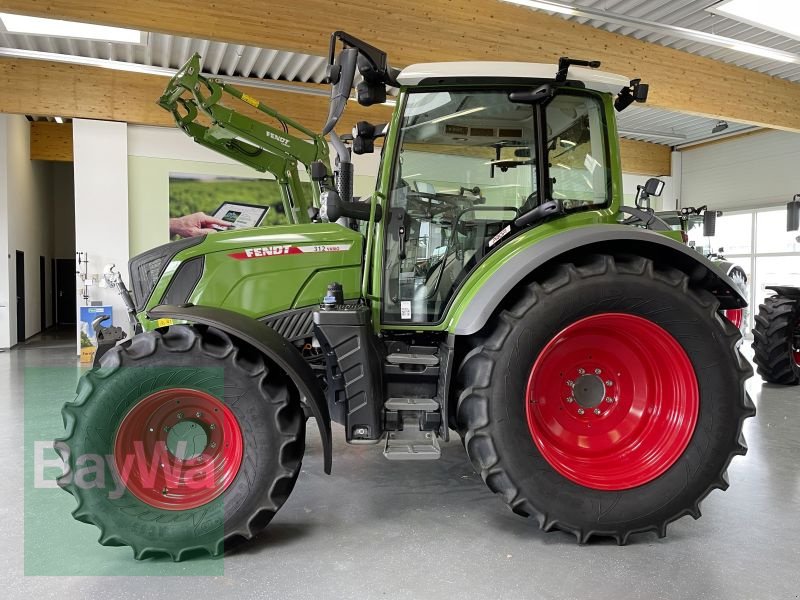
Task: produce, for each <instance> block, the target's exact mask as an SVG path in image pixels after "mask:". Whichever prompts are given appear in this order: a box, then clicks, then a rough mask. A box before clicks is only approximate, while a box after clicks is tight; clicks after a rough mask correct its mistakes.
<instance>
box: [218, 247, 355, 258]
mask: <svg viewBox="0 0 800 600" xmlns="http://www.w3.org/2000/svg"><path fill="white" fill-rule="evenodd" d="M351 246H352V244H322V245H318V246H292V245H289V244H282V245H279V246H259V247H257V248H245V249H244V250H241V251H239V252H233V253H231V254H229V255H228V256H230V257H231V258H235V259H237V260H247V259H249V258H267V257H270V256H286V255H288V254H313V253H315V252H347V251H348V250H350V248H351Z"/></svg>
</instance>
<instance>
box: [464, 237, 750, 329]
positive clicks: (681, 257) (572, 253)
mask: <svg viewBox="0 0 800 600" xmlns="http://www.w3.org/2000/svg"><path fill="white" fill-rule="evenodd" d="M602 253H606V254H635V255H638V256H643V257H645V258H649V259H651V260H653V261H655V262H657V263H659V264H662V265H666V266H671V267H675V268H676V269H680V270H681V271H683V272H684V273H686V274H687V275H688V276H689V279H690V281H691V282H692V284H693V285H697V286H699V287H702V288H704V289H707V290H709V291H710V292H711V293H712V294H714V296H716V297H717V299H718V300H719V301H720V308H724V309H727V308H744V307H746V306H747V299H746V298H745V297H744V296H743V295H742V293H741V292H740V291H739V290H738V289H737V288H736V287H735V286H734V285H733V282H732V281H731V280H730V279H729V278H728V277H726V276H725V274H724V272H722V271H721V270H720V269H719V268H717V267H715V266H714V264H713V263H712V262H711V261H710V260H708V259H707V258H706V257H705V256H703V255H702V254H700V253H698V252H697V251H696V250H692V249H691V248H689V247H688V246H685V245H684V244H681V243H680V242H677V241H675V240H673V239H671V238H669V237H667V236H665V235H662V234H660V233H655V232H653V231H648V230H646V229H640V228H636V227H629V226H626V225H589V226H586V227H575V228H572V229H567V230H566V231H562V232H560V233H555V234H553V235H550V236H547V237H544V238H542V239H539V240H538V241H536V242H534V243H532V244H530V245H528V246H524V247H521V248H520V249H519V250H517V251H516V252H514V253H513V254H511V255H510V256H507V257H504V258H503V260H502V262H500V263H499V264H497V265H496V266H495V268H494V271H489V273H478V271H480V268H478V269H476V273H474V274H473V276H475V277H478V278H485V281H484V282H483V284H482V285H480V287H478V289H477V291H476V293H475V294H474V295H473V296H472V297H471V298H470V300H469V304H468V305H467V306H466V307H465V308H464V310H463V311H462V312H461V314H460V315H459V318H458V321H457V322H456V325H455V328H454V330H453V333H455V334H456V335H472V334H474V333H476V332H478V331H479V330H480V329H481V328H482V327H483V326H484V325H485V324H486V322H487V321H488V320H489V317H490V316H491V315H492V314H493V313H494V311H495V310H496V309H497V307H498V306H500V304H501V302H502V301H503V300H504V299H505V298H506V296H507V295H508V293H509V292H510V291H511V290H512V289H513V288H514V287H515V286H516V285H517V284H519V283H520V282H522V281H523V280H526V279H529V278H531V277H533V278H535V274H534V273H535V271H537V270H538V269H540V268H542V267H545V266H546V265H547V264H548V263H551V262H557V261H559V262H560V261H567V262H568V261H570V260H574V259H575V258H577V257H579V256H581V255H584V256H585V255H587V254H602ZM487 262H488V261H487ZM487 275H488V276H487Z"/></svg>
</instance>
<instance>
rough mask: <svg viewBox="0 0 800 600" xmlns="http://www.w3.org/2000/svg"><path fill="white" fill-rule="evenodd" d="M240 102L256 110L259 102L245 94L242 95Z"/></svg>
mask: <svg viewBox="0 0 800 600" xmlns="http://www.w3.org/2000/svg"><path fill="white" fill-rule="evenodd" d="M242 101H243V102H247V103H248V104H249V105H250V106H254V107H256V108H258V105H259V102H258V100H256V99H255V98H253V97H252V96H249V95H247V94H242Z"/></svg>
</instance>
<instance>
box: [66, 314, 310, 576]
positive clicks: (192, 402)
mask: <svg viewBox="0 0 800 600" xmlns="http://www.w3.org/2000/svg"><path fill="white" fill-rule="evenodd" d="M287 384H288V381H287V379H286V377H285V375H284V374H283V373H281V372H280V371H279V370H278V369H277V368H273V367H272V365H270V364H268V363H267V362H266V361H265V359H264V357H263V356H262V355H261V354H259V353H258V352H256V351H255V350H253V349H252V348H250V347H249V346H246V345H243V344H239V343H238V342H236V341H234V340H232V339H231V338H230V337H229V336H228V335H227V334H225V333H223V332H221V331H219V330H216V329H213V328H195V327H190V326H175V327H170V328H169V329H166V330H157V331H151V332H148V333H145V334H140V335H137V336H135V337H134V338H132V340H131V341H130V343H128V344H123V345H120V346H117V347H115V348H114V349H112V350H110V351H109V352H108V353H107V354H106V355H105V356H103V359H102V362H101V367H100V368H99V369H95V370H92V371H90V372H89V373H88V374H87V375H85V376H84V377H83V378H82V379H81V381H80V383H79V385H78V397H77V399H76V400H75V401H74V402H71V403H68V404H66V405H65V406H64V408H63V410H62V414H63V416H64V423H65V427H66V429H67V433H66V436H65V437H64V438H63V439H61V440H59V441H58V442H57V443H56V448H57V449H58V450H59V452H60V453H61V455H62V458H64V460H65V463H66V464H67V467H68V469H67V474H66V475H65V476H64V477H62V478H61V479H60V480H59V484H60V485H61V486H62V487H63V488H64V489H66V490H67V491H69V492H70V493H71V494H72V495H73V496H75V498H76V500H77V501H78V506H77V507H76V509H75V511H74V512H73V516H74V517H75V518H76V519H78V520H79V521H83V522H86V523H92V524H94V525H96V526H97V527H98V528H99V529H100V532H101V533H100V540H99V541H100V543H101V544H104V545H114V546H120V545H128V546H131V547H132V548H133V550H134V556H135V557H136V558H146V557H148V556H153V555H158V554H168V555H170V556H171V557H172V558H173V559H174V560H181V559H182V558H185V557H186V556H187V554H188V553H192V552H193V551H201V552H202V551H204V552H208V553H210V554H212V555H218V554H220V553H221V552H222V551H223V550H224V548H225V546H226V545H228V544H229V543H232V542H235V541H238V540H243V539H250V538H251V537H253V535H255V534H256V533H258V532H259V531H260V530H261V529H263V528H264V527H265V526H266V525H267V523H269V521H270V520H271V519H272V517H273V516H274V515H275V513H276V512H277V511H278V509H279V508H280V507H281V505H282V504H283V503H284V502H285V501H286V499H287V498H288V496H289V493H290V492H291V490H292V488H293V487H294V484H295V481H296V479H297V475H298V473H299V470H300V463H301V460H302V456H303V449H304V448H303V446H304V435H305V424H304V419H303V411H302V408H301V406H300V403H299V401H298V400H297V399H296V398H293V397H292V396H291V394H290V390H289V387H288V385H287ZM88 467H91V469H87V468H88ZM89 471H91V473H90V472H89Z"/></svg>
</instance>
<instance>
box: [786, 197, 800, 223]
mask: <svg viewBox="0 0 800 600" xmlns="http://www.w3.org/2000/svg"><path fill="white" fill-rule="evenodd" d="M798 229H800V194H795V196H794V198H792V201H791V202H789V204H787V205H786V231H797V230H798Z"/></svg>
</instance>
